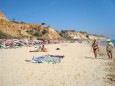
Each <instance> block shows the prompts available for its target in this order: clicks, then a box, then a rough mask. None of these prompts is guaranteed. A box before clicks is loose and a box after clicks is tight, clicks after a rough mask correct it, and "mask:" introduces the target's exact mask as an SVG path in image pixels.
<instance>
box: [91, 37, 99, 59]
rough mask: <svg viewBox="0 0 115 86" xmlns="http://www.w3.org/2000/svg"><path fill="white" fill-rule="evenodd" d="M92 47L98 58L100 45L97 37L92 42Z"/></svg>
mask: <svg viewBox="0 0 115 86" xmlns="http://www.w3.org/2000/svg"><path fill="white" fill-rule="evenodd" d="M92 48H93V53H94V56H95V59H97V50H98V51H99V47H98V42H97V41H96V40H95V39H94V41H93V43H92Z"/></svg>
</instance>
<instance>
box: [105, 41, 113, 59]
mask: <svg viewBox="0 0 115 86" xmlns="http://www.w3.org/2000/svg"><path fill="white" fill-rule="evenodd" d="M112 50H113V43H112V42H110V40H108V43H107V46H106V51H107V55H108V57H109V59H112Z"/></svg>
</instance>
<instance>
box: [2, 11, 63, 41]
mask: <svg viewBox="0 0 115 86" xmlns="http://www.w3.org/2000/svg"><path fill="white" fill-rule="evenodd" d="M0 32H2V33H5V34H8V35H10V36H12V37H17V38H18V37H30V36H33V37H47V35H48V36H49V37H50V38H56V39H57V38H62V37H61V36H60V35H59V34H58V33H57V32H56V31H55V30H54V29H53V28H52V27H51V26H43V25H38V24H27V23H23V22H16V21H9V20H8V19H7V18H6V16H5V15H4V14H3V13H2V12H0Z"/></svg>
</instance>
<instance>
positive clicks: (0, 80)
mask: <svg viewBox="0 0 115 86" xmlns="http://www.w3.org/2000/svg"><path fill="white" fill-rule="evenodd" d="M46 47H47V48H48V52H29V51H30V50H33V49H34V47H22V48H17V49H1V50H0V86H115V81H114V79H115V78H114V79H113V81H112V79H110V76H109V74H112V75H115V74H114V72H115V66H113V65H115V63H114V62H115V60H109V59H108V57H107V55H106V54H103V53H105V52H102V51H104V49H105V48H104V47H101V48H100V52H101V53H99V55H98V59H94V55H93V52H92V50H91V46H90V45H89V44H86V43H81V44H80V43H65V44H63V45H62V44H51V45H46ZM56 48H60V50H56ZM46 54H53V55H64V56H65V57H64V58H63V59H62V60H61V62H60V63H56V64H51V63H45V62H44V63H40V64H39V63H31V62H26V61H25V60H31V59H32V57H33V56H40V55H46ZM113 59H115V57H114V58H113ZM110 69H111V70H110ZM108 77H109V79H108Z"/></svg>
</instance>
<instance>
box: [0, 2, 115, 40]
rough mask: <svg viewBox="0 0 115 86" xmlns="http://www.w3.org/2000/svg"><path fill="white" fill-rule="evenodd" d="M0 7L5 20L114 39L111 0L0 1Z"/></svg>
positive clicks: (113, 15) (114, 13)
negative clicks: (43, 23) (5, 17)
mask: <svg viewBox="0 0 115 86" xmlns="http://www.w3.org/2000/svg"><path fill="white" fill-rule="evenodd" d="M0 10H2V12H4V13H5V15H6V16H7V18H8V19H9V20H11V19H15V20H16V21H19V22H27V23H34V24H40V23H42V22H45V23H46V25H51V26H52V27H53V28H54V29H55V30H62V29H64V30H65V29H70V30H71V29H72V30H76V31H86V32H88V33H91V34H99V35H105V36H108V37H111V38H112V39H115V0H0Z"/></svg>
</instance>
